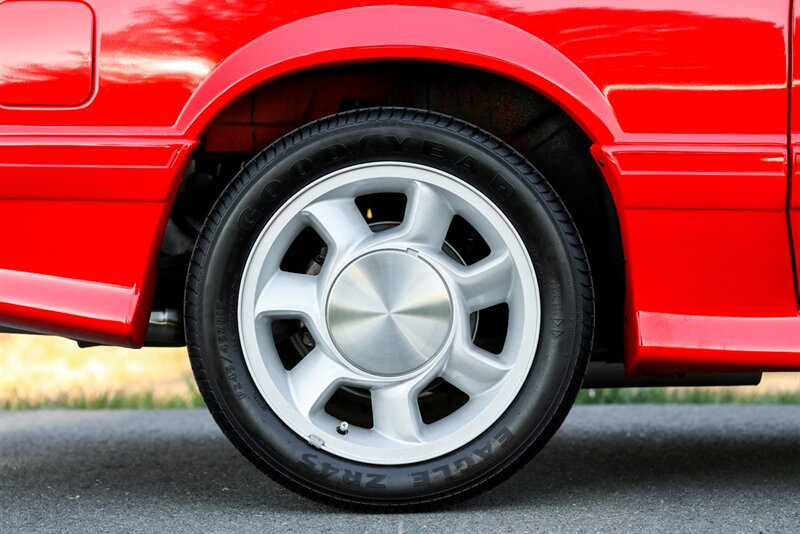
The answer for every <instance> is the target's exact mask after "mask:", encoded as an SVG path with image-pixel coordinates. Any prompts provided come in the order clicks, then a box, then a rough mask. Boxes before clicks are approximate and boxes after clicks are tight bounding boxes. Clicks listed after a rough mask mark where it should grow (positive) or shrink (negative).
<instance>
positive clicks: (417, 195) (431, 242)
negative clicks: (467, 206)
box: [396, 182, 454, 249]
mask: <svg viewBox="0 0 800 534" xmlns="http://www.w3.org/2000/svg"><path fill="white" fill-rule="evenodd" d="M453 215H454V212H453V208H452V207H451V206H450V204H449V203H448V202H447V201H446V200H445V199H444V197H443V196H442V195H440V194H439V193H438V192H437V190H436V189H435V188H433V187H432V186H430V185H428V184H424V183H421V182H415V183H414V187H413V189H412V191H411V193H410V194H409V195H408V203H407V205H406V213H405V216H404V218H403V222H402V224H401V225H400V226H399V227H398V228H397V230H396V233H397V234H398V237H399V238H400V239H402V240H403V241H406V242H407V243H409V244H418V245H425V246H428V247H432V248H434V249H439V248H441V246H442V244H443V243H444V237H445V235H446V234H447V230H448V228H450V222H451V221H452V220H453Z"/></svg>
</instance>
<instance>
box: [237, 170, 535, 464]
mask: <svg viewBox="0 0 800 534" xmlns="http://www.w3.org/2000/svg"><path fill="white" fill-rule="evenodd" d="M378 193H392V194H398V195H401V196H403V197H404V198H405V210H404V215H403V217H402V220H401V221H399V223H398V224H396V225H394V226H392V227H388V228H382V229H381V230H382V231H375V230H376V228H375V227H374V226H373V227H370V225H369V224H368V222H367V220H365V217H364V216H363V214H362V213H361V212H360V211H359V209H358V207H357V204H356V199H357V198H359V197H363V196H365V195H372V194H378ZM456 216H459V217H461V218H463V219H464V220H466V221H467V222H468V223H469V225H471V226H472V228H474V230H475V231H476V232H477V233H478V234H479V235H480V237H481V238H482V240H483V241H485V243H486V245H488V249H489V253H488V255H486V257H483V258H482V259H480V260H479V261H476V262H474V263H471V264H465V263H466V262H464V261H462V260H460V258H459V257H458V255H457V254H454V253H452V252H451V253H448V249H447V245H446V239H445V238H446V235H447V233H448V229H449V228H450V226H451V222H452V221H453V218H454V217H456ZM307 228H311V229H312V230H313V231H314V232H315V233H316V234H317V235H318V236H319V237H320V238H321V240H322V241H323V242H324V248H323V249H322V252H323V253H324V258H321V260H322V261H321V262H320V263H321V267H319V266H318V268H316V269H315V268H313V267H312V268H310V269H308V271H307V272H304V273H299V272H290V271H287V270H285V269H282V264H283V263H284V262H285V259H286V257H287V255H291V253H292V245H293V243H294V242H295V241H296V239H297V238H298V235H300V234H301V233H302V232H303V231H304V230H305V229H307ZM496 305H505V306H507V321H506V325H505V326H506V328H505V332H504V335H505V337H504V342H503V343H502V347H501V349H500V350H499V351H497V353H494V352H491V351H489V350H486V349H484V348H480V347H479V346H478V345H476V344H475V343H474V342H473V337H474V334H475V331H476V323H477V320H478V319H477V318H478V316H479V313H480V312H481V311H482V310H486V309H488V308H491V307H492V306H496ZM540 316H541V302H540V295H539V288H538V284H537V280H536V274H535V272H534V269H533V265H532V264H531V261H530V259H529V257H528V253H527V252H526V249H525V246H524V245H523V242H522V240H521V239H520V237H519V235H518V234H517V232H516V230H515V229H514V227H513V226H512V224H511V223H510V222H509V220H508V219H507V218H506V216H505V215H504V214H503V213H502V212H501V211H500V210H499V209H498V208H497V207H496V206H495V205H494V204H493V203H492V202H490V201H489V200H488V199H487V198H486V197H485V196H484V195H483V194H482V193H480V192H478V191H477V190H476V189H474V188H473V187H471V186H469V185H467V184H466V183H465V182H463V181H461V180H459V179H457V178H455V177H454V176H452V175H450V174H447V173H445V172H442V171H440V170H438V169H434V168H432V167H428V166H422V165H417V164H412V163H406V162H388V161H387V162H377V163H369V164H363V165H356V166H351V167H347V168H345V169H343V170H340V171H337V172H334V173H332V174H329V175H327V176H325V177H323V178H321V179H319V180H316V181H314V182H313V183H312V184H311V185H309V186H307V187H306V188H305V189H303V190H301V191H300V192H299V193H297V194H296V195H294V196H293V197H292V198H291V199H290V200H289V201H288V202H287V203H285V204H284V205H283V206H282V207H281V208H280V209H279V210H278V211H277V213H275V215H274V216H273V217H272V218H271V219H270V220H269V222H268V223H267V225H266V226H265V227H264V229H263V231H262V232H261V233H260V234H259V236H258V237H257V239H256V241H255V243H254V245H253V247H252V250H251V252H250V255H249V257H248V259H247V262H246V264H245V268H244V272H243V276H242V281H241V285H240V290H239V299H238V318H239V321H238V325H239V334H240V338H241V340H242V351H243V355H244V359H245V362H246V364H247V368H248V370H249V372H250V374H251V376H252V379H253V381H254V382H255V384H256V387H257V388H258V390H259V392H260V393H261V395H262V396H263V398H264V399H265V400H266V402H267V403H268V404H269V407H270V408H271V409H272V410H273V411H274V412H275V413H276V414H277V415H278V417H279V418H280V419H281V420H282V421H283V422H284V423H285V424H286V425H287V426H288V427H289V428H291V429H292V430H293V431H294V432H295V433H297V434H298V435H300V436H301V437H302V438H303V439H305V440H307V441H308V442H309V443H310V444H312V445H313V446H314V447H317V448H320V449H323V450H325V451H327V452H329V453H331V454H334V455H337V456H340V457H343V458H347V459H350V460H354V461H359V462H366V463H371V464H385V465H399V464H407V463H412V462H418V461H424V460H428V459H432V458H436V457H438V456H441V455H443V454H446V453H448V452H450V451H453V450H454V449H456V448H458V447H460V446H462V445H464V444H466V443H468V442H470V441H472V440H473V439H475V438H476V437H477V436H479V435H480V434H481V433H483V432H484V431H486V430H487V429H488V428H489V427H490V426H491V425H492V424H493V423H494V422H495V421H497V419H498V418H499V417H500V416H501V415H502V414H503V413H504V412H505V410H506V409H507V408H508V406H509V405H510V404H511V402H512V401H513V400H514V399H515V398H516V396H517V394H518V393H519V391H520V389H521V387H522V385H523V383H524V381H525V380H526V377H527V376H528V373H529V371H530V369H531V365H532V362H533V358H534V354H535V352H536V348H537V343H538V340H539V329H540ZM286 320H295V321H299V322H300V323H301V324H302V326H303V328H304V329H305V330H307V335H308V338H309V339H307V340H306V345H307V347H308V349H309V350H308V351H307V353H306V354H304V355H303V357H302V359H300V360H299V362H297V363H296V364H295V365H293V366H291V368H287V365H286V364H285V362H284V361H283V360H282V358H281V355H280V351H279V348H278V346H277V345H276V341H275V337H274V335H273V332H274V326H275V324H277V323H279V322H280V321H286ZM442 382H446V383H447V384H449V385H450V386H452V387H453V388H456V389H457V390H458V391H459V392H460V393H461V394H462V395H463V397H464V399H465V401H464V402H462V403H461V404H460V405H459V406H457V408H455V409H454V410H453V411H452V413H448V414H446V416H444V417H441V418H438V419H436V420H435V421H426V417H425V414H424V413H422V412H421V408H420V406H421V404H420V398H421V396H422V395H424V394H425V393H426V392H427V391H429V390H430V388H431V385H432V384H436V383H442ZM342 389H344V390H348V391H351V392H353V391H355V392H358V394H360V395H361V396H362V397H365V398H366V399H367V402H368V405H369V407H370V409H371V420H372V421H371V422H372V424H371V425H361V426H359V425H358V424H353V422H352V421H347V420H344V419H343V418H342V417H334V415H332V414H331V411H330V410H328V409H326V407H327V406H328V405H329V403H330V402H331V399H332V398H334V397H335V395H336V394H337V392H338V391H340V390H342Z"/></svg>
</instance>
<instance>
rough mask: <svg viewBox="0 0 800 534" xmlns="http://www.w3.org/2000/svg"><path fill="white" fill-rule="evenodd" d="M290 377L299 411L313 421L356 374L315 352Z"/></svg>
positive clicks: (293, 396) (303, 360) (321, 353)
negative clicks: (341, 387) (344, 383)
mask: <svg viewBox="0 0 800 534" xmlns="http://www.w3.org/2000/svg"><path fill="white" fill-rule="evenodd" d="M288 377H289V387H290V388H291V390H292V398H293V399H294V404H295V407H296V408H297V410H298V411H299V412H300V413H301V414H302V415H303V416H305V417H309V416H311V414H312V413H313V412H315V411H316V410H319V409H322V408H323V407H324V406H325V403H326V402H327V401H328V399H329V398H330V396H331V395H332V394H333V393H334V391H336V388H337V387H338V386H339V384H341V383H342V381H343V380H345V379H347V378H353V373H352V372H350V371H349V370H348V369H347V368H345V367H344V366H343V365H341V364H340V363H338V362H336V361H335V360H333V359H332V358H330V357H329V356H328V355H327V354H325V353H324V352H323V351H322V350H320V349H319V348H315V349H314V350H312V351H311V352H309V353H308V354H307V355H306V356H305V358H303V359H302V360H300V363H298V364H297V365H296V366H295V367H294V369H292V370H291V371H289V373H288Z"/></svg>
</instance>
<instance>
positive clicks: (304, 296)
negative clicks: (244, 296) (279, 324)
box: [255, 271, 319, 321]
mask: <svg viewBox="0 0 800 534" xmlns="http://www.w3.org/2000/svg"><path fill="white" fill-rule="evenodd" d="M318 301H319V299H318V297H317V279H316V277H314V276H310V275H306V274H296V273H289V272H286V271H277V272H276V273H275V274H273V275H272V278H270V279H269V281H268V282H267V284H266V285H265V286H264V288H263V289H262V290H261V293H260V294H259V295H258V298H256V309H255V312H256V315H266V316H270V317H278V318H280V317H301V318H304V319H310V320H313V321H316V320H317V319H318V317H319V305H318Z"/></svg>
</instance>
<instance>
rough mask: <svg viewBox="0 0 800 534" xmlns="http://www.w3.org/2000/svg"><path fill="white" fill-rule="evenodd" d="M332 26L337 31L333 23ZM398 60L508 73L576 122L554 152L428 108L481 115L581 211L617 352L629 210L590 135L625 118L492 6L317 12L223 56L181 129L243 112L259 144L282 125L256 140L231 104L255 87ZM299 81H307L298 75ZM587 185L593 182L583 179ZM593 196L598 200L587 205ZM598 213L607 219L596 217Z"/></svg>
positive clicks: (610, 131) (195, 132)
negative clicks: (485, 10)
mask: <svg viewBox="0 0 800 534" xmlns="http://www.w3.org/2000/svg"><path fill="white" fill-rule="evenodd" d="M386 20H392V25H391V26H387V25H386V23H385V21H386ZM331 28H336V29H337V31H335V32H332V31H331ZM448 28H459V30H458V31H452V30H448ZM402 64H405V65H412V66H415V65H416V66H419V65H423V66H424V65H428V66H429V67H430V69H439V68H448V69H453V71H455V70H461V71H463V72H466V73H470V72H473V73H475V74H476V76H477V75H478V74H480V75H482V76H484V77H485V79H497V80H500V81H504V82H505V86H504V87H507V88H509V90H511V91H515V93H514V95H512V96H515V97H524V96H525V95H526V94H529V95H532V96H533V97H535V98H538V99H540V100H541V101H547V103H548V104H549V105H551V106H552V107H553V108H554V109H556V110H557V112H558V113H559V114H560V115H561V116H562V118H563V120H559V124H558V127H559V128H563V127H564V126H565V125H566V126H568V128H564V129H563V130H562V133H563V132H568V133H567V134H566V135H562V136H561V137H562V138H563V139H560V140H558V141H557V142H556V143H555V144H556V145H557V151H555V152H554V153H553V154H549V155H544V152H547V151H549V150H550V148H551V146H552V145H553V143H551V144H550V145H547V144H545V143H546V142H547V141H552V139H550V137H551V136H552V132H542V134H541V136H538V137H537V139H529V140H528V141H530V144H529V147H528V146H525V147H523V146H520V145H519V144H517V143H514V142H512V141H511V140H510V139H509V138H508V137H507V136H506V135H504V134H503V133H502V132H498V131H496V130H494V129H493V128H492V127H491V125H490V124H487V123H485V122H484V123H482V122H481V121H480V120H477V118H476V117H474V116H470V115H469V114H467V115H466V116H465V115H464V114H460V113H457V112H456V110H455V109H447V108H442V107H439V108H437V107H433V108H431V109H433V110H435V111H439V112H441V113H447V114H452V115H454V116H457V117H459V118H462V119H464V120H467V121H469V122H473V123H475V124H478V125H479V126H481V127H483V128H485V129H487V130H488V131H490V132H492V133H494V134H495V135H497V136H498V137H501V138H503V139H504V140H506V141H507V142H510V143H511V144H512V145H514V146H515V147H516V148H517V149H518V150H520V151H521V152H523V153H524V154H525V155H526V157H528V158H529V159H531V161H533V162H534V164H535V165H536V166H537V167H540V170H542V171H543V172H544V173H545V175H546V176H548V178H550V179H551V182H552V183H553V186H554V188H555V189H556V190H557V191H558V192H559V194H560V195H561V196H562V198H563V199H564V201H565V203H566V204H567V206H568V208H569V209H570V211H571V212H572V213H573V216H574V217H575V218H576V223H577V224H578V226H579V230H580V231H581V233H582V235H583V236H584V241H585V243H586V246H587V250H588V253H589V256H590V262H591V263H592V269H593V272H594V273H595V275H596V278H597V282H598V284H597V285H596V290H597V293H598V294H597V298H598V300H599V301H600V302H599V305H598V314H597V317H598V321H599V324H598V328H597V332H596V333H597V338H596V339H597V341H598V342H599V346H601V349H600V350H602V351H603V352H605V353H606V355H605V356H603V358H605V359H611V360H614V361H621V357H622V329H623V326H622V324H623V306H624V294H625V275H624V259H623V252H622V238H621V232H620V222H619V217H620V215H621V214H619V213H618V209H617V206H616V205H615V202H614V200H615V198H614V197H615V196H616V195H614V194H613V193H614V192H615V191H617V188H616V184H614V183H607V181H606V178H604V176H603V174H602V173H600V172H599V170H598V168H597V164H596V162H595V161H594V158H593V156H592V155H591V153H590V152H589V147H590V146H591V145H592V144H594V145H602V144H605V143H607V142H611V141H612V140H613V139H614V138H615V137H616V136H617V133H618V132H619V125H618V123H617V121H616V118H615V117H614V114H613V111H612V109H611V107H610V104H609V102H608V100H607V99H606V98H605V96H604V95H603V94H602V92H600V90H599V89H598V88H597V87H596V86H595V85H594V84H593V83H592V82H591V81H590V80H589V78H588V77H587V76H586V75H585V74H584V73H583V72H581V71H580V69H578V67H577V66H576V65H575V64H574V63H572V62H571V61H570V60H569V59H568V58H567V57H565V56H564V55H563V54H561V53H560V52H559V51H558V50H556V49H555V48H553V47H552V46H551V45H549V44H548V43H546V42H544V41H542V40H541V39H539V38H537V37H535V36H533V35H531V34H529V33H526V32H524V31H522V30H520V29H519V28H516V27H515V26H512V25H510V24H508V23H505V22H502V21H498V20H496V19H492V18H489V17H486V16H482V15H476V14H470V13H464V12H460V11H454V10H446V9H437V8H422V7H402V6H385V7H371V8H355V9H348V10H343V11H336V12H332V13H328V14H324V15H318V16H315V17H310V18H307V19H303V20H301V21H298V22H295V23H292V24H289V25H287V26H284V27H281V28H279V29H277V30H274V31H273V32H270V33H267V34H265V35H263V36H261V37H260V38H258V39H256V40H254V41H252V42H251V43H250V44H248V45H247V46H245V47H244V48H242V49H240V50H239V51H238V52H236V53H235V54H234V55H232V56H231V57H230V58H228V59H227V60H225V61H224V62H223V63H222V64H221V65H220V66H219V67H218V68H217V69H216V70H215V71H214V72H212V73H211V74H210V75H209V77H208V78H207V79H206V80H205V82H204V83H203V84H202V85H201V86H200V88H199V89H198V90H197V91H196V92H195V94H194V95H193V96H192V98H191V100H190V101H189V102H188V103H187V105H186V106H185V107H184V109H183V111H182V113H181V115H180V118H179V120H178V123H177V127H178V128H179V129H180V130H181V131H184V132H185V135H186V136H187V137H190V138H192V139H198V140H201V141H203V145H204V146H205V142H206V141H207V140H208V137H209V132H210V130H211V129H212V128H213V127H214V126H215V125H217V124H218V123H219V122H224V120H225V117H226V115H227V116H229V115H230V113H231V112H234V113H238V114H239V115H240V116H241V120H243V121H249V122H250V124H248V125H247V128H248V129H247V131H245V129H244V128H240V130H239V132H238V133H240V134H241V135H242V136H245V137H246V138H247V139H248V140H249V139H250V137H251V132H250V129H252V130H253V131H252V139H253V145H254V146H253V148H252V150H253V151H254V152H257V151H258V150H260V149H262V148H264V146H266V145H267V144H269V143H271V142H272V141H273V140H274V139H277V137H279V135H273V136H271V137H267V138H265V139H262V140H261V141H263V143H256V134H255V128H254V124H255V123H253V122H252V121H253V118H252V113H253V109H254V108H255V104H252V106H253V107H249V106H242V107H241V109H239V110H235V109H234V108H236V107H237V106H238V104H239V103H244V102H245V101H246V100H247V99H248V98H249V97H250V95H256V94H257V93H260V92H269V91H270V89H271V88H274V87H276V86H278V85H280V84H284V83H287V82H291V81H292V80H293V79H298V78H303V77H306V78H309V77H314V76H316V75H319V80H318V81H317V82H316V83H317V84H319V81H320V80H322V81H325V80H327V78H326V74H325V73H326V72H337V71H342V70H346V69H350V70H351V71H352V70H354V69H360V68H368V67H370V66H381V65H383V66H387V67H388V68H389V69H394V68H395V66H397V65H402ZM404 83H406V84H413V83H414V82H413V81H404ZM456 83H457V82H456ZM299 88H300V90H301V91H302V90H304V88H303V86H302V85H301V86H300V87H299ZM284 94H285V95H288V98H292V99H294V98H296V97H297V98H299V92H297V91H284ZM269 97H270V95H267V97H266V98H265V99H267V100H268V99H269ZM254 100H255V97H254ZM523 104H525V102H524V101H523V100H521V99H519V100H516V101H514V102H512V104H511V105H514V106H517V107H520V106H522V105H523ZM273 105H274V106H280V103H279V102H277V101H273ZM371 105H405V106H408V105H409V103H408V102H400V103H397V102H385V101H378V102H374V103H372V104H371ZM419 107H424V106H419ZM337 111H341V109H332V110H331V111H330V112H329V113H335V112H337ZM316 118H319V116H318V115H308V116H307V118H306V119H305V120H303V121H301V122H297V123H296V124H295V125H296V126H300V125H302V124H304V123H305V122H308V121H309V120H313V119H316ZM243 124H244V123H243ZM251 127H252V128H251ZM293 127H294V126H292V128H293ZM289 129H290V128H289ZM286 131H288V129H287V130H286ZM281 135H282V133H281ZM526 142H527V141H526ZM540 143H541V144H540ZM565 145H571V146H569V148H568V150H571V151H572V153H574V154H579V155H580V157H579V158H578V159H579V160H580V161H578V162H572V163H570V164H568V165H564V164H563V162H562V163H559V162H558V158H559V157H563V155H564V152H563V151H564V150H567V148H566V147H565ZM533 151H538V152H539V155H538V156H535V155H534V153H533ZM543 159H547V160H548V161H543ZM548 166H549V169H548ZM556 166H560V167H561V168H562V170H560V171H559V172H560V174H561V175H563V176H560V177H555V176H553V174H554V171H553V169H554V168H555V167H556ZM237 168H238V167H237ZM548 170H550V172H547V171H548ZM232 177H233V176H232V174H231V175H230V176H229V178H232ZM587 183H588V184H591V187H586V185H585V184H587ZM590 195H594V196H595V197H596V198H595V199H594V200H591V201H589V200H586V201H584V200H581V198H579V197H582V198H583V199H586V198H588V197H589V196H590ZM575 199H578V200H575ZM586 202H590V203H591V204H592V205H591V206H590V207H589V208H587V207H586V206H585V204H586ZM617 204H618V203H617ZM209 207H210V206H209ZM597 221H601V222H600V224H597ZM608 251H611V254H609V253H608ZM606 302H607V303H608V304H607V306H606V304H604V303H606ZM604 309H605V310H606V311H605V312H604Z"/></svg>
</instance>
